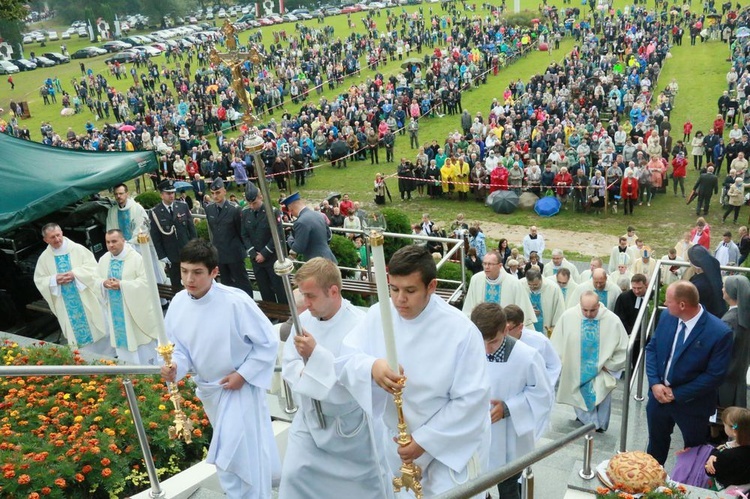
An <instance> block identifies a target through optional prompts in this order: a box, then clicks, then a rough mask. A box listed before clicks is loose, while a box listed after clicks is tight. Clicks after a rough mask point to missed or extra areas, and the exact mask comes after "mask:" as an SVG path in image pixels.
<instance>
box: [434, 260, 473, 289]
mask: <svg viewBox="0 0 750 499" xmlns="http://www.w3.org/2000/svg"><path fill="white" fill-rule="evenodd" d="M438 279H451V280H453V281H459V282H460V281H461V264H460V263H456V262H445V263H444V264H443V266H442V267H440V269H439V270H438ZM467 279H468V276H467ZM438 287H439V288H444V289H456V288H457V287H458V284H455V283H452V282H438Z"/></svg>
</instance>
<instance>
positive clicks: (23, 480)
mask: <svg viewBox="0 0 750 499" xmlns="http://www.w3.org/2000/svg"><path fill="white" fill-rule="evenodd" d="M30 481H31V477H30V476H29V475H26V474H24V475H21V476H19V477H18V483H19V484H20V485H26V484H27V483H29V482H30Z"/></svg>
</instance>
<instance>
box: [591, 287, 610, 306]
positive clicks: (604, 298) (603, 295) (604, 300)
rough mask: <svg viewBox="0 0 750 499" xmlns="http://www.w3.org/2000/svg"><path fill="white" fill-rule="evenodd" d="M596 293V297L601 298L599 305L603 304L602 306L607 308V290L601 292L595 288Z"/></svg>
mask: <svg viewBox="0 0 750 499" xmlns="http://www.w3.org/2000/svg"><path fill="white" fill-rule="evenodd" d="M594 293H596V295H597V296H598V297H599V303H601V304H602V305H604V306H605V307H606V306H607V290H606V289H605V290H604V291H599V290H598V289H596V288H594Z"/></svg>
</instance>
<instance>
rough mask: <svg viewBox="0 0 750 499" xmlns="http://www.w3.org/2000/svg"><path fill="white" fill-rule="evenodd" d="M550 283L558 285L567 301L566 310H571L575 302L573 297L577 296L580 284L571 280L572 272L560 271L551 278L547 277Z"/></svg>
mask: <svg viewBox="0 0 750 499" xmlns="http://www.w3.org/2000/svg"><path fill="white" fill-rule="evenodd" d="M545 279H546V280H548V281H549V282H551V283H553V284H556V285H557V287H559V288H560V292H562V295H563V298H564V299H565V310H567V309H569V308H570V303H571V302H572V301H573V300H572V297H573V295H574V294H575V290H576V288H577V287H578V283H577V282H575V281H574V280H573V279H571V278H570V270H568V269H560V271H559V272H558V273H557V274H555V275H553V276H551V277H545Z"/></svg>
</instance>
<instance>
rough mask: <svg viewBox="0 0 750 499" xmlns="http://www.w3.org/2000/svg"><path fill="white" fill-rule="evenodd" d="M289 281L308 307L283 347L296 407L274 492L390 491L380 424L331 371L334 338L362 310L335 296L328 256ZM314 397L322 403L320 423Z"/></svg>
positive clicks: (284, 497)
mask: <svg viewBox="0 0 750 499" xmlns="http://www.w3.org/2000/svg"><path fill="white" fill-rule="evenodd" d="M294 281H295V283H296V284H297V286H298V291H299V292H300V293H301V294H302V298H303V300H304V305H305V307H306V308H307V310H306V311H305V312H303V313H302V314H300V323H301V325H302V327H303V335H299V336H293V341H292V339H290V340H288V341H287V342H286V345H285V346H284V357H283V361H282V376H283V377H284V379H285V380H286V381H287V382H288V383H289V386H290V387H291V388H292V390H293V391H294V393H295V395H296V396H297V398H298V399H299V400H300V411H299V412H298V413H297V416H296V417H295V418H294V421H293V422H292V427H291V429H290V430H289V440H288V442H287V450H286V457H285V458H284V467H283V470H282V474H281V476H282V479H281V486H280V488H279V497H280V498H281V499H307V498H312V497H353V498H357V499H366V498H370V499H385V498H388V497H392V495H393V492H392V490H393V488H392V487H391V485H390V476H389V475H388V466H387V464H386V462H385V459H384V454H385V453H384V449H383V442H384V438H383V435H384V432H385V427H384V426H383V423H382V421H380V420H373V419H371V418H369V417H368V416H367V415H366V414H365V413H364V411H363V410H362V408H361V407H360V406H359V405H357V402H356V401H355V400H354V398H353V397H352V396H351V395H350V394H349V392H348V391H347V390H346V388H345V387H344V386H342V385H341V384H340V383H338V382H337V380H336V374H335V371H334V361H335V360H336V358H337V357H338V356H339V355H340V350H341V342H342V341H343V339H344V337H345V336H346V334H347V333H348V332H349V331H350V330H351V329H352V328H353V327H355V326H356V325H357V324H359V323H361V321H362V318H363V316H364V313H362V312H361V311H360V310H359V309H357V308H356V307H354V306H353V305H352V304H351V303H349V301H348V300H346V299H344V298H342V296H341V273H340V272H339V271H338V269H337V267H336V265H335V264H334V263H333V262H331V261H330V260H327V259H325V258H321V257H317V258H313V259H312V260H309V261H308V262H306V263H305V264H304V265H303V266H302V267H300V269H299V270H298V271H297V273H296V274H295V276H294ZM313 399H315V400H319V401H320V403H321V407H322V410H323V414H324V417H325V418H326V427H325V428H321V427H320V425H319V424H318V420H317V416H316V414H315V408H314V406H313V403H312V401H313Z"/></svg>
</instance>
